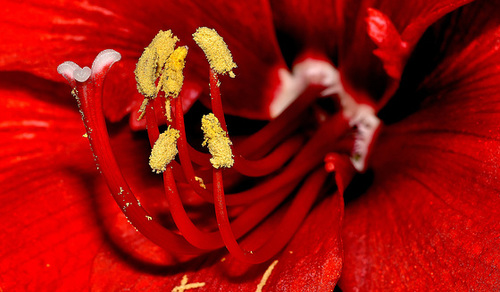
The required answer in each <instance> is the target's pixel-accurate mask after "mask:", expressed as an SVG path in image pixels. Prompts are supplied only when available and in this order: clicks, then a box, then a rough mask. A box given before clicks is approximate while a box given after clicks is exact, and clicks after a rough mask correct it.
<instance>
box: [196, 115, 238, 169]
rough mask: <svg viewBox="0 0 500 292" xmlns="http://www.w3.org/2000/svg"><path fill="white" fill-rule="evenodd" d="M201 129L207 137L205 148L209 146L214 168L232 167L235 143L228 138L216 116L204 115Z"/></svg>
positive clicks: (204, 142)
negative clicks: (232, 147)
mask: <svg viewBox="0 0 500 292" xmlns="http://www.w3.org/2000/svg"><path fill="white" fill-rule="evenodd" d="M201 129H202V130H203V134H204V136H205V140H204V141H203V144H202V145H203V146H207V145H208V150H209V151H210V154H212V158H210V162H211V163H212V166H213V167H214V168H221V167H227V168H229V167H232V166H233V164H234V159H233V152H232V150H231V145H233V143H232V142H231V140H230V139H229V137H228V136H227V132H226V131H224V130H223V129H222V127H221V124H220V122H219V120H218V119H217V118H216V117H215V115H214V114H212V113H210V114H207V115H204V116H203V118H202V120H201Z"/></svg>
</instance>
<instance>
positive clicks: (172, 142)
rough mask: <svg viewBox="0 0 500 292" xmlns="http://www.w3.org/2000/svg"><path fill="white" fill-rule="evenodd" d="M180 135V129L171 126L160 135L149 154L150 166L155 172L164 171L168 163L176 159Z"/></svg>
mask: <svg viewBox="0 0 500 292" xmlns="http://www.w3.org/2000/svg"><path fill="white" fill-rule="evenodd" d="M179 137H180V133H179V130H177V129H174V128H170V127H169V128H168V129H167V130H166V131H165V132H163V133H162V134H161V135H160V136H159V137H158V140H156V142H155V145H154V146H153V149H152V150H151V155H150V156H149V166H150V167H151V169H152V170H153V172H156V173H162V172H164V171H165V170H166V169H167V165H168V164H169V163H170V162H171V161H172V160H174V158H175V156H176V155H177V153H178V151H177V139H178V138H179Z"/></svg>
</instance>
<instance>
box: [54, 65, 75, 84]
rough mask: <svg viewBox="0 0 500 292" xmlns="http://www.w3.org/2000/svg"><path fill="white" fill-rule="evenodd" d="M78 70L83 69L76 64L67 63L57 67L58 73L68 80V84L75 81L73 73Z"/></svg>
mask: <svg viewBox="0 0 500 292" xmlns="http://www.w3.org/2000/svg"><path fill="white" fill-rule="evenodd" d="M76 69H81V68H80V66H78V65H77V64H76V63H75V62H71V61H66V62H64V63H62V64H61V65H59V66H57V73H59V74H61V75H62V76H63V77H64V78H66V80H68V82H71V81H72V80H73V79H74V77H73V72H75V70H76Z"/></svg>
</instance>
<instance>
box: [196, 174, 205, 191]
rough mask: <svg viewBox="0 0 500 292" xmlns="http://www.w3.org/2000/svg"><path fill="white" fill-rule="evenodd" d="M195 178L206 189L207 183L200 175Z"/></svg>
mask: <svg viewBox="0 0 500 292" xmlns="http://www.w3.org/2000/svg"><path fill="white" fill-rule="evenodd" d="M194 179H195V180H196V181H197V182H198V183H199V184H200V187H202V188H204V189H206V188H207V186H206V185H205V183H203V179H202V178H201V177H199V176H195V177H194Z"/></svg>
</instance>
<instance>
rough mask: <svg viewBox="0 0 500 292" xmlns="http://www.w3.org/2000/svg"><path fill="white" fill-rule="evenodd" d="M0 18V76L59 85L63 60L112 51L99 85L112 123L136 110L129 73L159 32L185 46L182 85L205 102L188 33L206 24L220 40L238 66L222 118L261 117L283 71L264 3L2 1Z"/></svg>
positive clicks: (200, 66) (200, 63)
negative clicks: (17, 73) (114, 58)
mask: <svg viewBox="0 0 500 292" xmlns="http://www.w3.org/2000/svg"><path fill="white" fill-rule="evenodd" d="M0 19H1V20H0V24H1V25H2V28H3V33H2V35H1V36H0V69H1V70H21V71H27V72H31V73H34V74H37V75H38V76H41V77H44V78H49V79H52V80H61V78H60V76H59V75H58V74H57V72H56V69H55V68H56V67H57V65H59V64H60V63H62V62H64V61H68V60H71V61H74V62H76V63H78V64H79V65H81V66H85V65H87V66H90V64H91V62H92V61H93V59H94V57H95V56H96V55H97V53H99V52H100V51H102V50H103V49H114V50H116V51H118V52H120V53H121V54H122V56H123V59H122V61H121V62H120V63H118V64H116V65H115V66H114V68H113V70H112V72H111V74H110V75H109V77H108V79H109V80H108V81H109V82H108V84H107V85H106V96H107V98H106V99H105V112H106V115H107V116H108V118H110V119H111V120H113V121H117V120H120V119H121V118H122V117H123V116H124V115H125V114H126V113H128V112H130V111H131V110H132V109H133V108H138V106H139V105H140V102H141V100H142V98H141V97H140V96H139V95H138V94H137V92H136V89H135V87H136V85H135V81H134V77H133V70H134V69H135V63H136V62H137V59H138V58H139V56H140V55H141V53H142V51H143V48H144V47H146V46H147V45H148V44H149V43H150V41H151V40H152V38H153V37H154V36H155V35H156V33H157V32H158V31H159V30H168V29H172V31H173V33H174V34H175V35H177V36H178V37H179V38H180V39H181V43H180V44H187V45H188V46H189V47H190V53H189V55H188V58H187V62H188V64H187V68H186V69H187V72H186V80H187V81H191V82H195V83H198V84H200V85H202V86H203V87H204V88H205V94H204V95H203V96H204V97H203V99H204V100H205V101H206V100H208V96H207V94H206V93H207V92H208V88H207V86H206V84H208V83H207V82H208V63H207V62H206V60H205V57H204V55H203V53H202V51H201V50H200V49H199V48H198V47H197V46H196V45H195V43H194V41H192V39H191V34H192V33H193V32H194V31H195V30H196V28H197V27H200V26H207V27H212V28H215V29H217V30H218V32H219V34H220V35H221V36H222V37H224V39H225V40H226V42H227V44H228V46H229V48H230V49H231V51H232V53H233V56H234V60H235V62H236V63H237V64H238V66H239V68H238V69H237V70H236V71H235V73H236V75H237V78H236V79H235V80H231V81H229V80H228V81H225V82H223V86H222V93H223V96H224V100H225V108H226V109H227V112H228V113H232V114H238V115H242V116H248V117H254V118H255V117H256V118H267V117H268V116H269V113H268V105H269V103H270V101H271V99H272V96H273V94H274V91H275V90H276V87H277V86H278V84H277V82H278V80H277V78H278V75H277V70H278V68H282V67H284V63H283V60H282V58H281V55H280V51H279V48H278V46H277V43H276V40H275V34H274V28H273V23H272V20H271V11H270V9H269V4H268V3H267V2H266V1H259V2H258V3H255V2H252V3H243V2H227V1H219V2H213V1H211V2H206V1H185V2H175V3H174V2H165V1H148V2H137V1H125V2H123V1H121V2H117V1H111V2H110V1H85V2H74V1H57V2H50V3H49V2H46V3H43V2H42V3H40V2H37V1H24V2H17V1H7V2H6V3H4V4H3V8H2V12H0ZM187 86H189V85H187ZM247 100H252V102H251V103H249V102H247Z"/></svg>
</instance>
